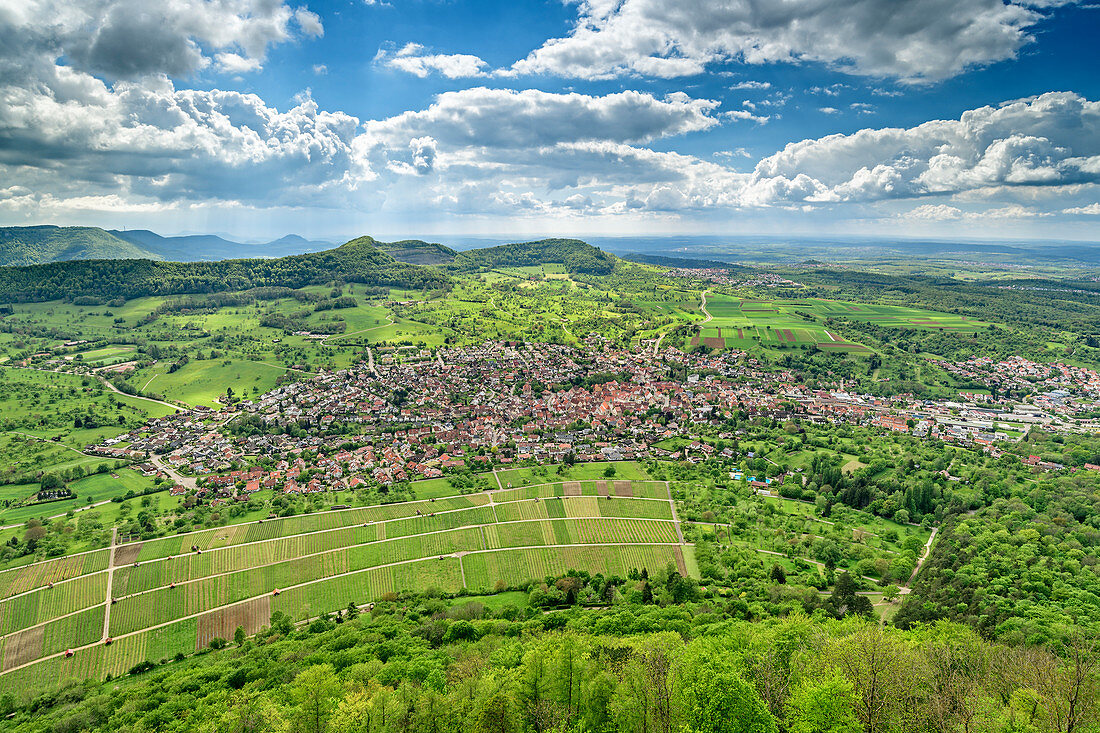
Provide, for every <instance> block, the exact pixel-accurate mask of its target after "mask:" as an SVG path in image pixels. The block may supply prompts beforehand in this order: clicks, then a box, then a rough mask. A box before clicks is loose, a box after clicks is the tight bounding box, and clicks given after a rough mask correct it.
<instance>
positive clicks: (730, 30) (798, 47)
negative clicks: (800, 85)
mask: <svg viewBox="0 0 1100 733" xmlns="http://www.w3.org/2000/svg"><path fill="white" fill-rule="evenodd" d="M1039 6H1040V4H1039V3H1036V2H1011V1H1010V2H1005V1H1004V0H906V1H905V2H897V0H789V1H788V2H782V3H776V2H773V3H761V2H753V0H709V1H707V0H699V1H696V2H688V3H671V2H667V0H619V1H617V2H609V1H608V0H580V2H579V3H578V19H577V22H576V25H575V26H574V28H573V30H572V32H571V33H570V34H569V35H568V36H566V37H563V38H554V39H551V40H549V41H547V42H546V43H544V44H543V45H542V46H541V47H540V48H538V49H536V50H534V51H533V52H531V54H530V55H528V56H527V57H526V58H524V59H522V60H520V61H518V62H517V63H515V64H514V65H513V66H512V68H511V73H515V74H554V75H558V76H565V77H575V78H585V79H598V78H609V77H614V76H620V75H624V74H640V75H643V76H656V77H663V78H672V77H679V76H690V75H694V74H699V73H701V72H702V71H703V70H704V69H705V68H706V67H707V65H708V64H715V63H724V62H729V61H738V62H742V63H746V64H764V63H776V62H802V61H811V62H820V63H824V64H827V65H829V66H830V67H833V68H836V69H839V70H841V71H845V72H848V73H851V74H861V75H870V76H882V77H892V78H896V79H900V80H903V81H906V82H919V81H935V80H939V79H944V78H948V77H951V76H954V75H956V74H958V73H960V72H961V71H963V70H964V69H966V68H968V67H971V66H976V65H982V64H988V63H992V62H995V61H1000V60H1004V59H1008V58H1013V57H1014V56H1015V55H1016V53H1017V52H1018V51H1019V50H1020V48H1021V47H1023V46H1024V45H1025V44H1027V43H1029V42H1030V41H1031V40H1032V37H1031V35H1030V33H1029V29H1031V28H1032V27H1033V26H1035V25H1036V24H1037V23H1039V22H1040V21H1041V20H1042V19H1043V17H1044V15H1043V9H1042V8H1041V7H1039Z"/></svg>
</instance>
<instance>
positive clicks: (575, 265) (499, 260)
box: [449, 239, 615, 275]
mask: <svg viewBox="0 0 1100 733" xmlns="http://www.w3.org/2000/svg"><path fill="white" fill-rule="evenodd" d="M548 262H560V263H562V264H564V265H565V267H566V269H567V270H568V271H569V272H572V273H588V274H594V275H607V274H608V273H610V272H611V271H612V270H613V269H615V257H614V256H613V255H610V254H608V253H606V252H604V251H603V250H601V249H599V248H597V247H593V246H592V245H590V244H588V243H587V242H582V241H581V240H579V239H540V240H538V241H535V242H520V243H516V244H502V245H500V246H498V247H486V248H485V249H472V250H468V251H466V252H459V253H458V255H457V256H456V257H455V260H454V262H452V263H451V265H450V268H449V269H454V270H457V271H460V272H466V271H470V270H479V269H487V270H491V269H493V268H494V267H527V266H530V265H542V264H546V263H548Z"/></svg>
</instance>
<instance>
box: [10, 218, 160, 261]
mask: <svg viewBox="0 0 1100 733" xmlns="http://www.w3.org/2000/svg"><path fill="white" fill-rule="evenodd" d="M120 258H128V259H158V260H159V259H160V258H161V256H160V255H159V254H158V253H156V252H155V251H153V250H151V249H147V248H145V247H142V246H141V245H140V244H138V243H136V242H132V241H127V240H125V239H121V238H119V237H116V236H115V235H114V234H111V233H110V232H107V231H104V230H103V229H100V228H99V227H58V226H33V227H2V228H0V266H18V265H38V264H42V263H46V262H64V261H67V260H106V259H120Z"/></svg>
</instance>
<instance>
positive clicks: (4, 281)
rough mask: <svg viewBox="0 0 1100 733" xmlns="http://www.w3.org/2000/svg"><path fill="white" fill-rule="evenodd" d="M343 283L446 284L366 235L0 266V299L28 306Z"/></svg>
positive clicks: (434, 272)
mask: <svg viewBox="0 0 1100 733" xmlns="http://www.w3.org/2000/svg"><path fill="white" fill-rule="evenodd" d="M337 279H343V280H346V281H348V282H356V283H364V284H367V285H386V286H400V287H411V288H422V287H436V286H439V285H441V284H442V283H444V282H445V281H446V279H447V278H446V276H445V275H443V274H442V273H440V272H439V271H437V270H434V269H430V268H425V267H420V266H418V265H410V264H406V263H403V262H398V261H397V260H396V259H394V258H393V257H392V256H391V255H389V254H388V253H386V252H383V251H382V250H380V249H378V248H377V247H376V246H375V241H374V240H373V239H372V238H370V237H360V238H358V239H353V240H352V241H350V242H347V243H345V244H343V245H341V246H340V247H337V248H336V249H330V250H326V251H324V252H317V253H312V254H303V255H294V256H290V257H280V258H278V259H245V260H222V261H220V262H156V261H152V260H148V259H144V260H82V261H72V262H54V263H49V264H44V265H31V266H28V267H4V268H0V301H7V302H33V301H43V300H52V299H56V298H75V297H81V296H84V297H94V298H103V299H110V298H116V297H123V298H135V297H141V296H146V295H179V294H188V293H214V292H223V291H233V290H245V289H248V288H253V287H264V286H282V287H291V288H299V287H303V286H305V285H314V284H319V283H325V282H329V281H331V280H337Z"/></svg>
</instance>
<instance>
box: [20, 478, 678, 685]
mask: <svg viewBox="0 0 1100 733" xmlns="http://www.w3.org/2000/svg"><path fill="white" fill-rule="evenodd" d="M517 480H518V479H517ZM693 549H694V548H693V546H692V545H690V544H686V543H685V542H684V540H683V536H682V534H681V532H680V527H679V520H678V518H677V517H676V514H675V511H674V509H673V504H672V501H671V500H670V494H669V490H668V487H667V485H666V484H665V483H664V482H658V481H641V480H638V481H632V480H614V481H604V480H591V481H559V482H556V483H545V484H539V485H529V486H522V487H519V488H502V489H499V490H496V491H493V492H486V493H479V494H469V495H464V496H452V497H440V498H437V499H427V500H420V501H413V502H405V503H398V504H389V505H382V506H372V507H364V508H356V509H347V510H339V511H328V512H320V513H315V514H307V515H300V516H293V517H287V518H280V519H268V520H262V521H256V522H251V523H248V524H239V525H231V526H227V527H219V528H216V529H209V530H203V531H200V532H193V533H188V534H182V535H177V536H172V537H165V538H160V539H154V540H149V541H145V542H132V543H126V544H117V545H116V546H114V547H113V548H111V549H104V550H94V551H91V552H87V553H82V554H80V555H74V556H70V557H62V558H57V559H54V560H46V561H42V562H38V563H34V564H31V565H26V566H24V567H15V568H11V569H8V570H0V691H4V690H12V689H28V688H48V687H55V686H57V685H59V684H62V683H63V682H64V681H66V680H70V679H84V678H103V677H105V676H106V675H108V674H110V675H119V674H124V673H126V672H127V671H128V670H129V669H130V668H131V667H133V666H134V665H136V664H139V663H141V662H145V661H152V662H157V661H160V660H162V659H168V658H172V657H174V656H176V655H178V654H190V653H193V652H195V651H198V650H201V649H203V648H206V647H207V646H208V645H209V643H210V641H211V640H212V639H215V638H225V639H228V638H232V636H233V634H234V632H235V631H236V629H237V628H238V627H243V628H244V630H245V632H246V633H248V634H252V633H255V632H257V631H259V630H260V628H261V627H263V626H265V625H267V623H268V622H269V619H270V618H271V615H272V614H273V613H274V612H276V611H280V612H283V613H285V614H287V615H288V616H290V617H291V618H292V619H293V620H295V621H303V620H306V619H309V618H313V617H316V616H318V615H320V614H323V613H328V612H334V611H337V610H339V609H343V608H346V607H347V606H348V604H349V603H355V604H357V605H360V606H363V605H367V604H370V603H371V602H373V601H376V600H379V599H383V598H385V597H387V595H388V594H392V593H397V592H400V591H403V590H413V591H424V590H427V589H433V588H434V589H437V590H439V591H440V592H443V593H449V594H453V593H459V592H462V591H464V590H465V591H469V592H471V593H492V592H494V591H496V590H499V589H500V588H501V587H509V588H511V587H516V586H520V585H522V584H524V583H526V582H527V581H529V580H541V579H542V578H544V577H547V576H552V575H559V574H562V573H564V572H566V571H567V570H570V569H578V570H581V569H583V570H587V571H589V572H592V573H604V574H606V575H620V576H625V575H627V574H628V573H630V572H631V571H632V570H642V569H646V570H648V571H650V572H653V571H657V570H659V569H661V568H664V567H666V566H668V565H670V564H672V565H674V566H675V567H676V568H677V569H678V570H679V572H680V573H681V574H684V575H690V576H693V577H697V576H698V569H697V567H696V564H695V558H694V552H693Z"/></svg>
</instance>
